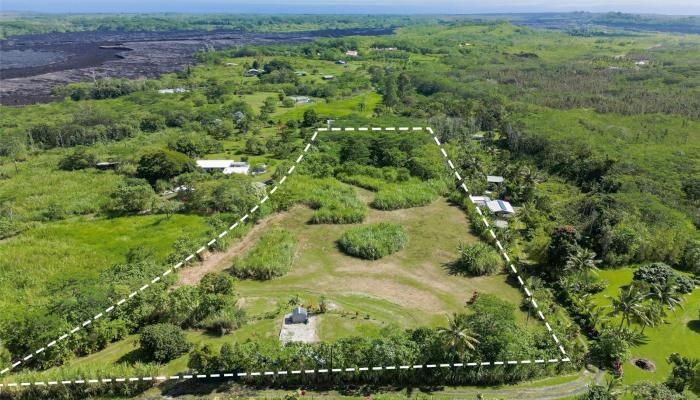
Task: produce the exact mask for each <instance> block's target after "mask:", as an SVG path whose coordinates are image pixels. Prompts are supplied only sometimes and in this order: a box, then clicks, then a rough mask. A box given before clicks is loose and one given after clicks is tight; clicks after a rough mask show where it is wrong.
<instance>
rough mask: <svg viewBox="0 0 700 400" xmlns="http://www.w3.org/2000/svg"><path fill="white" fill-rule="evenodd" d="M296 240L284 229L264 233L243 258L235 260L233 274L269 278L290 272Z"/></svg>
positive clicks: (248, 277)
mask: <svg viewBox="0 0 700 400" xmlns="http://www.w3.org/2000/svg"><path fill="white" fill-rule="evenodd" d="M296 245H297V243H296V240H294V237H292V235H291V234H290V233H289V232H288V231H284V230H275V231H272V232H269V233H266V234H265V235H263V236H262V237H261V238H260V240H259V241H258V243H257V244H256V245H255V247H253V249H252V250H251V251H250V252H249V253H248V254H246V256H245V257H243V258H236V259H235V260H234V262H233V266H232V268H233V274H234V275H236V276H237V277H239V278H244V279H257V280H268V279H272V278H274V277H278V276H282V275H284V274H286V273H287V272H289V269H290V268H291V267H292V261H294V252H295V250H296Z"/></svg>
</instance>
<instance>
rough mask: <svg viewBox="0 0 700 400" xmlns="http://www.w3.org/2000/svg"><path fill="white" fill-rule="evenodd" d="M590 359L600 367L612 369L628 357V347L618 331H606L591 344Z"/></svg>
mask: <svg viewBox="0 0 700 400" xmlns="http://www.w3.org/2000/svg"><path fill="white" fill-rule="evenodd" d="M591 357H592V358H593V359H594V360H595V361H596V362H598V364H599V365H600V366H602V367H606V368H612V367H613V366H614V363H615V362H620V363H624V362H625V361H627V359H629V357H630V345H629V343H627V340H626V339H625V337H624V336H623V335H621V334H620V332H619V331H618V330H614V329H606V330H604V331H603V332H602V333H601V334H600V336H599V337H598V339H597V340H596V341H594V342H593V343H592V344H591Z"/></svg>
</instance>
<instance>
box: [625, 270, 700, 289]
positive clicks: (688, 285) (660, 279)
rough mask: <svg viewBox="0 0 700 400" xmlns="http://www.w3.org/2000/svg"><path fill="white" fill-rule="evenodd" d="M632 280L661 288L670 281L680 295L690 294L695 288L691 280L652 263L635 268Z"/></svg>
mask: <svg viewBox="0 0 700 400" xmlns="http://www.w3.org/2000/svg"><path fill="white" fill-rule="evenodd" d="M634 280H636V281H644V282H646V283H649V284H653V285H661V286H663V285H665V284H666V282H667V281H669V280H671V281H672V282H673V283H674V284H675V285H676V288H677V290H678V291H679V292H680V293H690V292H692V291H693V289H694V288H695V282H693V280H692V279H691V278H689V277H687V276H685V275H682V274H679V273H678V272H676V271H674V270H673V268H671V267H669V266H668V265H666V264H664V263H653V264H649V265H643V266H641V267H639V268H637V270H636V271H634Z"/></svg>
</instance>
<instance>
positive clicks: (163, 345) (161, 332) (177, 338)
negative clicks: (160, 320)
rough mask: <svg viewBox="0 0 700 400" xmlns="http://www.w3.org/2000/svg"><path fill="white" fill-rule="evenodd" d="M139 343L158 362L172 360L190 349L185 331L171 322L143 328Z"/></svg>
mask: <svg viewBox="0 0 700 400" xmlns="http://www.w3.org/2000/svg"><path fill="white" fill-rule="evenodd" d="M139 344H140V345H141V349H142V350H143V351H144V352H145V353H146V354H148V355H149V356H151V357H152V358H153V360H155V361H158V362H160V363H165V362H168V361H170V360H174V359H175V358H177V357H179V356H181V355H182V354H185V353H187V352H188V351H189V349H190V343H188V342H187V339H186V338H185V333H184V332H183V331H182V329H181V328H180V327H179V326H176V325H173V324H155V325H149V326H147V327H145V328H143V330H142V331H141V336H140V337H139Z"/></svg>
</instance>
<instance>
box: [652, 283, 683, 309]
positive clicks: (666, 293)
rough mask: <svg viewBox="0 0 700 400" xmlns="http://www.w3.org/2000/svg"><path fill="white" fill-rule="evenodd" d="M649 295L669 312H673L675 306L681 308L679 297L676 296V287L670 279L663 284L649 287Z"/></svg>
mask: <svg viewBox="0 0 700 400" xmlns="http://www.w3.org/2000/svg"><path fill="white" fill-rule="evenodd" d="M649 295H650V296H651V297H652V298H653V299H656V300H658V301H659V303H661V304H663V305H665V306H668V308H669V309H671V311H675V309H676V306H678V307H680V308H683V305H682V304H681V297H680V296H678V291H677V290H676V285H674V284H673V281H672V280H671V279H666V282H664V283H655V284H652V285H651V288H650V291H649Z"/></svg>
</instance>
